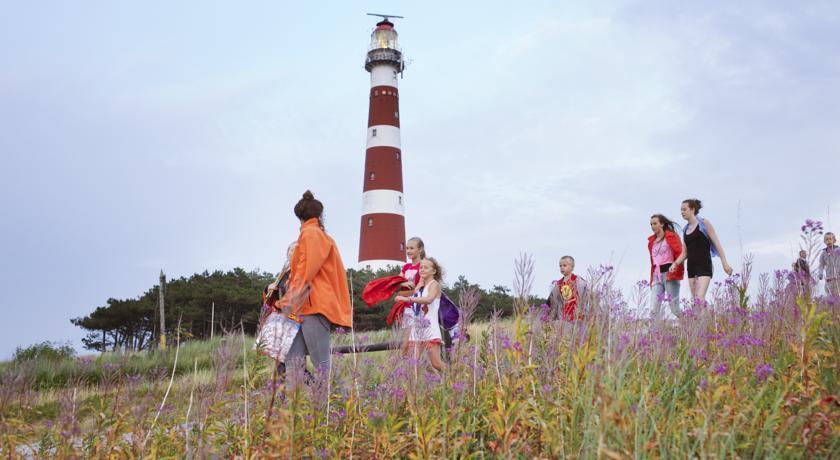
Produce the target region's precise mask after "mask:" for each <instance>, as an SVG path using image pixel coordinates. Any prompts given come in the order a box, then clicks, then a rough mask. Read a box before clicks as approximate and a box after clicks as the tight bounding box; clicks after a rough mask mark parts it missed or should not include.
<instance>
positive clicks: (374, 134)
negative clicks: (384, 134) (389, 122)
mask: <svg viewBox="0 0 840 460" xmlns="http://www.w3.org/2000/svg"><path fill="white" fill-rule="evenodd" d="M370 137H376V128H373V129H372V130H371V134H370Z"/></svg>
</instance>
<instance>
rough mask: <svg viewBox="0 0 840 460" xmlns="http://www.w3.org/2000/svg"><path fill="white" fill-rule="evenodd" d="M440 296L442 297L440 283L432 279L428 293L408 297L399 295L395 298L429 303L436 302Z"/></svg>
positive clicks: (401, 300)
mask: <svg viewBox="0 0 840 460" xmlns="http://www.w3.org/2000/svg"><path fill="white" fill-rule="evenodd" d="M438 297H440V283H438V282H437V281H432V282H431V283H429V285H428V286H426V295H424V296H420V297H406V296H402V295H398V296H397V297H395V298H394V300H396V301H398V302H413V303H419V304H424V305H428V304H430V303H432V302H434V301H435V299H437V298H438Z"/></svg>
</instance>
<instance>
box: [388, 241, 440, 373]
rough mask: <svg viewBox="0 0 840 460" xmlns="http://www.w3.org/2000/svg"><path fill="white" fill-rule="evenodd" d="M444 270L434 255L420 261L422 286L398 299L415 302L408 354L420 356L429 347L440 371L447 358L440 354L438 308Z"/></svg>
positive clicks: (428, 350) (432, 361)
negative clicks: (442, 357) (421, 351)
mask: <svg viewBox="0 0 840 460" xmlns="http://www.w3.org/2000/svg"><path fill="white" fill-rule="evenodd" d="M441 279H443V270H442V269H441V268H440V264H438V262H437V260H435V259H434V257H429V258H426V259H423V261H421V262H420V286H419V287H418V288H417V289H416V290H415V291H414V294H412V295H411V297H406V296H397V297H396V299H395V300H397V301H401V302H411V308H409V309H406V314H409V312H410V314H411V315H412V316H413V317H412V320H411V321H410V324H411V326H410V327H411V330H410V335H409V338H408V350H407V352H408V353H411V354H412V355H416V354H418V353H419V351H420V349H423V348H425V349H426V351H427V352H428V355H429V361H430V362H431V363H432V367H434V368H435V369H436V370H438V371H443V368H444V365H443V360H442V359H441V357H440V347H441V343H442V342H443V341H442V339H441V333H440V322H439V320H438V310H439V309H440V295H441V290H440V281H441Z"/></svg>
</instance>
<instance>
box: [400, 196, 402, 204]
mask: <svg viewBox="0 0 840 460" xmlns="http://www.w3.org/2000/svg"><path fill="white" fill-rule="evenodd" d="M400 206H402V197H400Z"/></svg>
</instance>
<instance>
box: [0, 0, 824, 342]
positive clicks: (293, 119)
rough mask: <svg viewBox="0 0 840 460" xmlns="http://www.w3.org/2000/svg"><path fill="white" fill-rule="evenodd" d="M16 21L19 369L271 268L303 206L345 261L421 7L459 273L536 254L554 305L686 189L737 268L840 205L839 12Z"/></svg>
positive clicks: (421, 126) (754, 9)
mask: <svg viewBox="0 0 840 460" xmlns="http://www.w3.org/2000/svg"><path fill="white" fill-rule="evenodd" d="M3 10H4V11H3V14H2V15H0V43H3V45H2V46H0V62H2V63H3V65H2V66H0V155H2V163H0V164H2V167H0V209H2V220H0V280H2V281H0V307H2V309H3V312H4V313H5V317H6V320H5V321H3V322H2V327H1V329H0V358H3V357H8V356H10V355H11V353H12V351H13V350H14V348H15V347H16V346H19V345H27V344H31V343H34V342H38V341H41V340H59V341H61V340H71V341H73V343H74V344H78V343H79V342H78V339H79V338H80V337H82V336H83V331H81V330H78V329H76V328H74V327H73V326H72V325H71V324H70V322H69V319H70V318H72V317H75V316H80V315H84V314H86V313H89V312H90V311H92V310H93V309H94V308H95V307H96V306H98V305H102V304H104V303H105V301H106V300H107V298H108V297H117V298H125V297H133V296H136V295H139V294H141V293H142V292H143V291H144V290H145V289H147V288H148V287H150V286H151V285H152V284H154V283H155V282H156V280H157V274H158V271H159V270H160V269H161V268H163V269H164V271H166V273H167V274H168V275H170V276H172V277H177V276H184V275H187V276H188V275H190V274H192V273H194V272H200V271H203V270H205V269H209V270H213V269H229V268H232V267H234V266H241V267H244V268H246V269H252V268H255V267H259V268H261V269H264V270H269V271H276V270H278V269H279V268H280V266H281V265H282V262H283V260H282V258H283V251H284V248H285V247H286V245H287V244H288V242H289V241H291V240H292V239H294V237H295V236H296V232H297V223H296V220H295V219H294V217H293V216H292V213H291V208H292V206H293V205H294V203H295V201H296V200H297V199H298V197H299V196H300V193H301V192H302V191H303V190H305V189H307V188H311V189H312V190H313V192H314V193H315V194H316V196H317V197H319V198H320V199H321V200H322V201H323V202H324V203H325V205H326V208H327V228H328V230H329V231H330V233H331V234H332V235H333V236H334V237H335V238H336V240H337V241H338V243H339V245H340V247H341V249H342V254H343V256H344V259H345V262H346V263H347V264H348V265H352V264H353V263H354V262H355V260H356V251H357V246H358V231H359V230H358V229H359V213H360V210H361V188H362V171H363V162H364V147H365V146H364V143H365V127H366V122H367V96H368V89H369V80H368V74H367V73H366V72H365V71H364V69H363V60H364V53H365V51H366V47H367V44H368V39H369V34H370V31H371V30H372V27H373V25H374V23H375V19H373V18H370V17H368V16H365V15H364V13H365V12H368V11H372V12H385V13H394V14H401V15H404V16H406V19H405V20H399V21H396V25H397V30H398V31H399V32H400V36H401V42H402V46H403V49H404V51H405V54H406V57H407V58H408V59H410V60H412V61H413V62H412V63H411V64H410V65H409V66H408V68H407V70H406V72H405V79H404V80H401V81H400V85H401V86H400V93H401V98H400V103H401V110H400V115H401V117H400V118H401V122H402V143H403V152H404V166H405V168H406V169H405V171H404V176H405V192H406V208H407V217H406V222H407V227H408V232H409V233H410V234H412V235H420V236H422V237H423V238H424V239H425V240H426V243H427V247H428V249H429V253H430V254H431V255H434V256H436V257H437V258H438V259H439V260H440V261H441V262H442V263H443V264H444V266H445V267H446V269H447V270H448V272H449V273H450V274H451V275H452V277H451V278H454V277H455V276H456V275H458V274H464V275H466V276H467V277H468V278H469V279H470V280H473V281H477V282H479V283H481V284H482V285H485V286H491V285H493V284H505V285H510V284H511V279H512V275H513V273H512V272H513V266H512V261H513V259H514V257H515V256H516V255H517V254H518V253H519V252H520V251H528V252H531V253H534V254H535V256H536V259H537V274H536V275H537V276H536V280H537V282H536V290H537V291H539V292H540V293H542V291H545V290H546V288H545V286H547V284H548V282H549V280H551V279H553V278H556V276H557V274H556V272H557V269H556V264H557V259H558V258H559V257H560V256H561V255H563V254H565V253H569V254H573V255H574V256H575V257H576V258H577V259H578V263H579V268H583V267H585V266H587V265H597V264H600V263H612V264H615V265H619V275H618V280H619V282H620V283H622V285H623V286H627V287H629V286H630V285H631V284H632V283H633V282H634V281H635V280H638V279H642V278H644V277H645V276H646V273H647V270H648V265H647V264H648V260H647V252H646V247H645V239H646V237H647V235H648V233H649V228H648V216H649V215H650V214H651V213H654V212H664V213H666V214H667V215H669V216H671V217H672V218H678V217H679V213H678V207H679V204H680V201H681V200H682V199H683V198H687V197H693V196H696V197H699V198H701V199H703V201H704V203H705V204H706V206H707V207H706V209H704V210H703V212H702V214H703V215H706V216H708V217H709V218H710V219H711V220H712V221H713V222H714V223H715V225H716V227H717V228H718V231H719V233H720V235H721V239H722V241H723V244H724V246H725V248H726V250H727V252H728V253H729V255H730V259H732V261H733V265H734V263H735V262H738V261H739V260H740V253H741V247H740V245H739V241H743V247H744V251H749V252H753V253H754V254H755V257H756V265H757V270H759V271H769V270H772V269H774V268H777V267H787V266H788V265H789V262H790V260H792V258H793V254H794V252H795V249H796V244H797V233H798V229H799V226H800V225H801V222H802V221H803V220H804V219H805V218H809V217H810V218H817V219H822V220H826V219H827V217H828V216H827V210H828V209H831V210H832V212H834V213H840V199H838V194H839V193H840V185H838V183H839V182H840V181H838V180H837V176H838V171H840V160H838V158H839V157H838V155H840V130H838V129H837V126H838V122H840V90H838V89H837V88H840V5H838V4H837V2H833V1H813V2H783V1H779V2H750V1H743V2H723V1H720V2H703V3H702V4H701V5H697V6H692V5H686V4H683V3H678V2H667V1H637V2H633V1H618V2H598V5H590V4H582V3H581V2H531V3H530V4H529V6H521V5H517V6H516V7H515V8H514V7H512V4H511V3H510V2H480V3H475V4H473V5H466V4H463V2H462V3H453V2H431V1H430V2H368V3H364V2H319V3H301V2H298V3H294V4H291V3H290V4H289V5H288V6H286V5H283V4H282V3H280V2H247V3H242V4H237V5H235V6H234V5H231V4H229V3H222V2H218V3H211V2H178V3H177V4H173V3H172V2H143V3H135V4H128V3H126V2H104V1H100V2H84V3H79V2H72V4H71V3H70V2H37V3H33V2H8V3H6V4H4V8H3ZM739 202H740V219H739V211H738V203H739ZM832 220H833V222H832V224H833V225H835V231H836V230H837V228H836V225H837V224H838V223H840V216H837V215H835V216H834V218H833V219H832ZM581 271H582V270H581ZM720 272H721V271H720V270H719V265H718V273H720ZM718 279H722V278H718ZM686 292H687V288H685V287H684V289H683V293H684V294H685V293H686ZM255 308H256V306H255Z"/></svg>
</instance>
